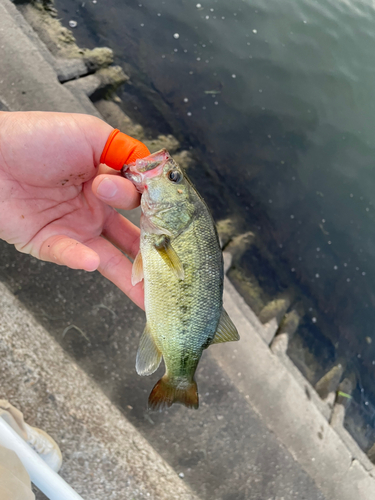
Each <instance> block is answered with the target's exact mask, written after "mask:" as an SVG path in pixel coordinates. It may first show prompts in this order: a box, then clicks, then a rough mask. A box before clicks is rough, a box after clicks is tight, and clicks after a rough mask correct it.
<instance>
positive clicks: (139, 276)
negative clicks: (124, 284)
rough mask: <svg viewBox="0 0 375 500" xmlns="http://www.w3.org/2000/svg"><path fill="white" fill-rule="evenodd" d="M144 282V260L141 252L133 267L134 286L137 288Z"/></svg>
mask: <svg viewBox="0 0 375 500" xmlns="http://www.w3.org/2000/svg"><path fill="white" fill-rule="evenodd" d="M142 280H143V260H142V254H141V251H139V252H138V253H137V256H136V258H135V259H134V262H133V267H132V285H133V286H135V285H136V284H137V283H139V282H140V281H142Z"/></svg>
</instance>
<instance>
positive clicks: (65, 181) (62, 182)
mask: <svg viewBox="0 0 375 500" xmlns="http://www.w3.org/2000/svg"><path fill="white" fill-rule="evenodd" d="M68 181H69V179H64V180H62V181H61V185H62V186H65V184H66V183H67V182H68Z"/></svg>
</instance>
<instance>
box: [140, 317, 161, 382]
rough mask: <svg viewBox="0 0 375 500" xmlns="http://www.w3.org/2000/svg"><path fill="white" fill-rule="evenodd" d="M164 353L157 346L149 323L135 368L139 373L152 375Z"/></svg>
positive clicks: (141, 341) (142, 338)
mask: <svg viewBox="0 0 375 500" xmlns="http://www.w3.org/2000/svg"><path fill="white" fill-rule="evenodd" d="M161 358H162V354H161V352H160V351H159V349H158V348H157V347H156V344H155V341H154V339H153V338H152V335H151V332H150V328H149V326H148V324H146V327H145V329H144V331H143V333H142V337H141V340H140V341H139V347H138V352H137V358H136V362H135V369H136V370H137V373H138V375H151V373H154V372H155V371H156V370H157V369H158V368H159V365H160V362H161Z"/></svg>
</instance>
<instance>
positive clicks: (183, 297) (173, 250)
mask: <svg viewBox="0 0 375 500" xmlns="http://www.w3.org/2000/svg"><path fill="white" fill-rule="evenodd" d="M123 175H124V176H125V177H127V178H128V179H130V180H131V181H132V182H133V184H134V185H135V186H136V188H137V189H138V191H139V192H140V193H142V198H141V208H142V216H141V242H140V251H139V253H138V255H137V257H136V258H135V260H134V263H133V272H132V283H133V285H134V284H136V283H138V282H139V281H141V280H142V279H144V290H145V309H146V317H147V324H146V327H145V330H144V332H143V334H142V337H141V340H140V344H139V349H138V353H137V358H136V370H137V373H138V374H139V375H151V374H152V373H154V372H155V370H157V368H158V367H159V365H160V362H161V359H162V357H163V358H164V363H165V367H166V372H165V375H164V376H163V377H162V378H161V379H160V380H159V382H157V384H156V385H155V387H154V388H153V390H152V392H151V394H150V396H149V400H148V405H149V408H150V409H162V408H165V407H169V406H171V405H172V404H173V403H181V404H183V405H185V406H187V407H189V408H198V405H199V402H198V390H197V384H196V382H195V380H194V374H195V371H196V369H197V365H198V362H199V359H200V357H201V355H202V352H203V350H204V349H206V348H207V347H208V346H209V345H211V344H215V343H221V342H228V341H231V340H238V339H239V336H238V332H237V329H236V327H235V326H234V324H233V323H232V321H231V320H230V318H229V316H228V314H227V313H226V312H225V310H224V309H223V299H222V297H223V257H222V252H221V249H220V245H219V240H218V236H217V232H216V228H215V224H214V221H213V219H212V217H211V214H210V212H209V210H208V208H207V206H206V204H205V203H204V201H203V199H202V198H201V197H200V196H199V194H198V193H197V191H196V190H195V188H194V186H193V185H192V183H191V181H190V180H189V179H188V177H187V175H186V173H185V172H184V171H183V170H182V169H181V168H180V167H179V166H178V165H177V164H176V162H175V161H174V160H173V159H172V158H171V156H170V155H169V153H168V152H167V151H166V150H162V151H159V152H157V153H154V154H152V155H150V156H148V157H146V158H143V159H141V160H137V161H136V162H135V163H133V164H130V165H125V166H124V168H123Z"/></svg>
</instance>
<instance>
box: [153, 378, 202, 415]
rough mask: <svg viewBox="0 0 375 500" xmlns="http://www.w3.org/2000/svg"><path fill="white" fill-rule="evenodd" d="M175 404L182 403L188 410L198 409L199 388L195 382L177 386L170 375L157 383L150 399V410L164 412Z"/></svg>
mask: <svg viewBox="0 0 375 500" xmlns="http://www.w3.org/2000/svg"><path fill="white" fill-rule="evenodd" d="M173 403H180V404H182V405H184V406H186V407H187V408H195V409H197V408H198V406H199V399H198V388H197V383H196V382H195V380H192V381H186V382H185V383H184V384H181V383H179V384H178V385H176V384H175V383H173V381H171V380H170V378H169V377H168V375H164V377H162V378H161V379H160V380H159V382H157V384H156V385H155V386H154V388H153V389H152V391H151V394H150V396H149V398H148V408H149V410H163V409H164V408H169V407H170V406H172V405H173Z"/></svg>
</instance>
